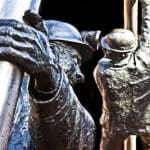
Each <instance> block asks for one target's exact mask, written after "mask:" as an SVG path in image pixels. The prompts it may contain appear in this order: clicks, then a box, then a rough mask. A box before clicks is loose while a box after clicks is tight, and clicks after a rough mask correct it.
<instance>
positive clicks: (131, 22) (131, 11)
mask: <svg viewBox="0 0 150 150" xmlns="http://www.w3.org/2000/svg"><path fill="white" fill-rule="evenodd" d="M124 28H125V29H129V30H131V31H132V32H133V33H134V35H135V37H136V40H138V0H124ZM124 150H136V136H135V135H131V136H129V137H128V138H127V139H126V140H125V141H124Z"/></svg>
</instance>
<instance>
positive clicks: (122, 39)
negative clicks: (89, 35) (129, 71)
mask: <svg viewBox="0 0 150 150" xmlns="http://www.w3.org/2000/svg"><path fill="white" fill-rule="evenodd" d="M101 46H102V48H103V49H106V50H110V51H114V52H118V53H128V52H131V51H133V50H135V49H136V47H137V41H136V38H135V36H134V34H133V33H132V32H131V31H130V30H128V29H122V28H117V29H113V30H112V31H111V32H110V33H108V34H107V35H105V36H104V37H102V38H101Z"/></svg>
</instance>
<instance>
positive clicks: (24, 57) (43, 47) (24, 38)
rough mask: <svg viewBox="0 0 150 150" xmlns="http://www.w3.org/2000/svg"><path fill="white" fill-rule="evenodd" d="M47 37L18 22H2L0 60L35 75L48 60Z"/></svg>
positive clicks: (0, 22) (0, 28) (0, 25)
mask: <svg viewBox="0 0 150 150" xmlns="http://www.w3.org/2000/svg"><path fill="white" fill-rule="evenodd" d="M47 52H48V42H47V39H46V36H45V35H44V34H42V33H40V32H38V31H36V30H35V29H33V28H32V27H29V26H26V25H23V24H21V23H19V22H17V21H14V20H13V21H12V22H11V20H7V21H6V20H0V59H1V60H6V61H10V62H12V63H14V64H17V65H19V66H20V67H22V68H23V69H25V71H26V72H29V73H30V74H32V73H33V70H35V69H36V68H37V67H38V66H39V64H41V62H42V63H43V62H44V61H45V60H48V57H47V56H48V55H47V54H48V53H47Z"/></svg>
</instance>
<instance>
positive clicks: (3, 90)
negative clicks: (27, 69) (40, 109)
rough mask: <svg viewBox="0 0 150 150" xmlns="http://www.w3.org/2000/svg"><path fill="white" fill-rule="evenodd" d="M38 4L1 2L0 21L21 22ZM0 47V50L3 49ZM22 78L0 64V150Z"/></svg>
mask: <svg viewBox="0 0 150 150" xmlns="http://www.w3.org/2000/svg"><path fill="white" fill-rule="evenodd" d="M33 1H34V3H33ZM39 4H40V0H36V1H35V0H27V1H24V2H23V1H21V0H17V1H16V0H15V1H14V0H1V2H0V19H16V20H18V21H20V22H23V20H22V16H23V14H24V11H25V10H27V9H29V8H30V9H33V10H34V11H37V10H38V9H39ZM0 28H1V29H0V30H3V26H0ZM3 36H5V35H3ZM5 38H7V37H5ZM1 42H2V41H1ZM1 44H2V43H1ZM3 44H4V43H3ZM3 44H2V45H3ZM2 45H1V47H0V48H1V49H3V46H2ZM22 77H23V73H22V71H21V69H19V68H18V67H17V66H15V65H12V64H10V63H8V62H5V61H1V62H0V78H1V84H0V106H1V107H0V108H1V109H0V149H2V150H4V149H6V148H7V142H8V138H9V135H10V130H11V127H12V120H13V115H14V110H15V106H16V103H17V99H18V96H19V93H20V85H21V82H22Z"/></svg>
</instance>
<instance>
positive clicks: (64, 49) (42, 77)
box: [0, 15, 95, 150]
mask: <svg viewBox="0 0 150 150" xmlns="http://www.w3.org/2000/svg"><path fill="white" fill-rule="evenodd" d="M31 16H32V15H31ZM26 19H27V20H26V22H28V24H31V25H33V24H32V23H33V22H34V21H35V22H36V21H37V22H36V23H35V22H34V23H35V24H34V27H36V28H37V29H35V28H33V27H31V26H28V25H24V24H22V23H20V22H18V21H16V20H7V19H1V20H0V59H1V60H6V61H9V62H11V63H13V64H15V65H17V66H19V68H21V69H22V70H23V71H25V72H26V73H27V74H29V75H30V81H29V96H30V114H29V129H30V133H31V137H32V140H33V145H34V148H35V149H38V150H50V149H51V150H93V149H94V144H95V124H94V121H93V119H92V117H91V116H90V114H89V113H88V112H87V111H86V110H85V108H84V107H83V106H82V105H81V104H80V102H79V100H78V98H77V96H76V95H75V93H74V91H73V88H72V86H71V85H72V84H74V83H76V82H82V80H83V75H82V73H81V72H80V69H79V64H80V61H82V62H84V61H86V60H89V59H90V58H91V56H92V53H93V52H92V51H93V49H92V48H91V47H90V46H89V45H87V44H85V43H83V42H82V40H81V37H80V34H79V32H78V31H77V30H76V28H74V27H73V26H71V25H69V24H67V23H63V22H59V21H55V20H53V21H45V22H44V23H43V21H41V20H40V19H39V18H36V19H37V20H36V19H35V20H32V19H34V17H33V18H32V19H31V18H30V17H29V18H28V17H27V18H26ZM38 19H39V20H38ZM30 21H31V22H30ZM42 27H43V28H42ZM61 36H62V37H61ZM26 96H27V95H26ZM26 96H25V98H26ZM16 144H17V143H16ZM10 149H11V147H10Z"/></svg>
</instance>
